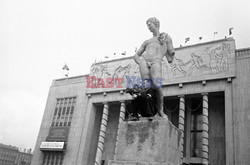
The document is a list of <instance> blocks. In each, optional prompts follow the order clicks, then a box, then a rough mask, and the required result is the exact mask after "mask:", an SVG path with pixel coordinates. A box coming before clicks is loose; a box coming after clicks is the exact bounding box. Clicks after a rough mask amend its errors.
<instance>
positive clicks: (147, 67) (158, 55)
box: [134, 17, 175, 118]
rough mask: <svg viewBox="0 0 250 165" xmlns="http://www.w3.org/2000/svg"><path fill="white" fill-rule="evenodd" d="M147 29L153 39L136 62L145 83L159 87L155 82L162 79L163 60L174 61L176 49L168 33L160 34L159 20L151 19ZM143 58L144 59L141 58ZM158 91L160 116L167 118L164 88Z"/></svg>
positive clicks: (139, 50) (148, 21) (140, 51)
mask: <svg viewBox="0 0 250 165" xmlns="http://www.w3.org/2000/svg"><path fill="white" fill-rule="evenodd" d="M146 24H147V27H148V29H149V31H150V32H152V34H153V37H152V38H150V39H148V40H146V41H144V42H143V44H142V45H141V47H140V48H139V49H138V50H137V52H136V53H135V56H134V60H135V62H136V63H137V64H138V65H139V70H140V74H141V77H142V79H143V80H144V82H143V83H147V84H148V83H149V84H153V86H154V87H155V86H157V84H155V82H154V81H153V80H156V79H159V78H162V60H163V57H164V56H166V58H167V60H168V62H169V63H171V62H172V61H173V57H174V54H175V52H174V47H173V44H172V39H171V37H170V36H169V35H168V34H166V33H160V31H159V27H160V22H159V20H158V19H157V18H155V17H153V18H149V19H148V20H147V21H146ZM140 57H142V58H140ZM156 89H157V108H158V114H159V115H160V116H161V117H163V118H167V116H166V115H165V114H164V112H163V93H162V88H161V87H158V88H156Z"/></svg>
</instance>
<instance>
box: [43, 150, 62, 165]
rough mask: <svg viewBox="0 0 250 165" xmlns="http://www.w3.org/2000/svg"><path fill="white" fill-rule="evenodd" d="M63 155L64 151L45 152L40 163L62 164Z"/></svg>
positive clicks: (47, 164)
mask: <svg viewBox="0 0 250 165" xmlns="http://www.w3.org/2000/svg"><path fill="white" fill-rule="evenodd" d="M63 157H64V153H62V152H45V153H44V155H43V162H42V165H62V164H63Z"/></svg>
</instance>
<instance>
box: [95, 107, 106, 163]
mask: <svg viewBox="0 0 250 165" xmlns="http://www.w3.org/2000/svg"><path fill="white" fill-rule="evenodd" d="M108 114H109V106H108V103H104V106H103V113H102V122H101V128H100V133H99V139H98V144H97V150H96V156H95V165H101V162H102V153H103V147H104V141H105V134H106V129H107V124H108Z"/></svg>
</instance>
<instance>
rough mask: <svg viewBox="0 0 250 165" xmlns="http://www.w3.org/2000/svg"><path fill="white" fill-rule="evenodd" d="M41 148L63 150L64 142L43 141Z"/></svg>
mask: <svg viewBox="0 0 250 165" xmlns="http://www.w3.org/2000/svg"><path fill="white" fill-rule="evenodd" d="M40 149H41V150H63V149H64V142H42V143H41V146H40Z"/></svg>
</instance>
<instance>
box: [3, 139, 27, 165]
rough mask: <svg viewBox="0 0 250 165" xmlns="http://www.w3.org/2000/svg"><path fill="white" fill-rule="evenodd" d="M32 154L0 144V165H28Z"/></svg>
mask: <svg viewBox="0 0 250 165" xmlns="http://www.w3.org/2000/svg"><path fill="white" fill-rule="evenodd" d="M31 159H32V153H31V149H30V150H27V152H26V150H24V151H21V150H20V149H18V148H17V147H15V146H10V145H5V144H2V143H0V165H30V164H31Z"/></svg>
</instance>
